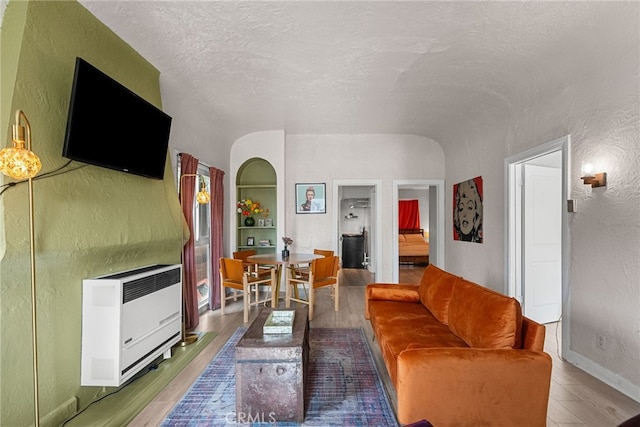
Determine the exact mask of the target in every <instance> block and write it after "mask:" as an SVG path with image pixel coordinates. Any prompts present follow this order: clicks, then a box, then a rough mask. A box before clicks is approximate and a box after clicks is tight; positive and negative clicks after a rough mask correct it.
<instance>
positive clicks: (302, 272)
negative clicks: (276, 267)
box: [289, 249, 334, 279]
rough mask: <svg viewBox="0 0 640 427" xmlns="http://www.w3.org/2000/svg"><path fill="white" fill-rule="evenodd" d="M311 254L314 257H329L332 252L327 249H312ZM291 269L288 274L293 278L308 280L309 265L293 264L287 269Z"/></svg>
mask: <svg viewBox="0 0 640 427" xmlns="http://www.w3.org/2000/svg"><path fill="white" fill-rule="evenodd" d="M313 253H314V254H315V255H322V256H323V257H325V258H326V257H331V256H333V254H334V252H333V251H331V250H328V249H314V250H313ZM289 268H290V269H291V271H290V274H292V275H293V276H294V277H296V278H298V279H300V278H302V279H308V278H309V264H305V265H300V264H295V265H292V266H290V267H289Z"/></svg>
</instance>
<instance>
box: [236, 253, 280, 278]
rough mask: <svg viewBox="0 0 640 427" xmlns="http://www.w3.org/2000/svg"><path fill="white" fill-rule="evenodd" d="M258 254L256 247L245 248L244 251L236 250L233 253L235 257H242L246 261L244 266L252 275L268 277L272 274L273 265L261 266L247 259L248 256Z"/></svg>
mask: <svg viewBox="0 0 640 427" xmlns="http://www.w3.org/2000/svg"><path fill="white" fill-rule="evenodd" d="M256 254H257V251H256V250H255V249H245V250H243V251H235V252H234V253H233V258H234V259H241V260H242V262H243V263H244V268H245V269H246V271H247V272H248V273H249V274H250V275H252V276H258V277H262V278H265V277H268V276H269V275H270V274H271V267H265V266H259V265H258V264H256V263H255V262H250V261H248V260H247V258H249V257H250V256H252V255H256Z"/></svg>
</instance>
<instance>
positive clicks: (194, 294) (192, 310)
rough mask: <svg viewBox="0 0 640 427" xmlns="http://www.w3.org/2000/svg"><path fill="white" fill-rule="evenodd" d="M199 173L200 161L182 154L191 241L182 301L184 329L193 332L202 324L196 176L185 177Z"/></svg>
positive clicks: (184, 209)
mask: <svg viewBox="0 0 640 427" xmlns="http://www.w3.org/2000/svg"><path fill="white" fill-rule="evenodd" d="M197 172H198V159H196V158H195V157H193V156H190V155H189V154H186V153H180V173H181V176H180V205H181V207H182V215H184V219H185V220H186V222H187V226H188V227H189V231H190V233H189V240H187V242H186V243H185V245H184V247H183V248H182V300H183V302H184V314H183V318H184V327H185V329H186V330H191V329H193V328H195V327H196V326H198V323H200V314H199V312H198V291H197V288H196V281H197V276H196V254H195V242H194V235H193V234H194V233H193V203H194V198H195V197H194V193H195V186H196V178H197V177H196V176H184V175H189V174H196V173H197Z"/></svg>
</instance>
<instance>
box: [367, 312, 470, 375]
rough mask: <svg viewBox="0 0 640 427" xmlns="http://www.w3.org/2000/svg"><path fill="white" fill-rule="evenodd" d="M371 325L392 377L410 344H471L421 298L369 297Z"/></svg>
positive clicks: (416, 345)
mask: <svg viewBox="0 0 640 427" xmlns="http://www.w3.org/2000/svg"><path fill="white" fill-rule="evenodd" d="M369 311H370V320H371V327H372V328H373V332H374V334H375V337H376V339H377V340H378V345H379V346H380V351H381V352H382V356H383V359H384V362H385V365H386V366H387V371H388V372H389V376H390V377H391V380H392V381H393V382H394V384H395V380H396V362H397V359H398V356H399V355H400V353H402V352H403V351H404V350H406V349H408V348H435V347H467V344H466V343H465V342H464V341H463V340H462V339H460V338H458V337H457V336H456V335H455V334H453V333H451V330H449V327H448V326H446V325H443V324H442V323H440V321H438V320H437V319H436V318H435V317H434V316H433V314H431V313H430V312H429V310H427V309H426V308H425V307H424V305H422V304H421V303H420V302H415V303H411V302H400V301H382V300H371V301H369Z"/></svg>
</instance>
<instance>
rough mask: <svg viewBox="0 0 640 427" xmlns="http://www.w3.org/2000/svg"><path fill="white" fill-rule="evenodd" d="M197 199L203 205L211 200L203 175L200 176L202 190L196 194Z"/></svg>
mask: <svg viewBox="0 0 640 427" xmlns="http://www.w3.org/2000/svg"><path fill="white" fill-rule="evenodd" d="M196 201H197V202H198V203H200V204H201V205H206V204H207V203H209V202H210V201H211V195H210V194H209V192H208V191H207V183H206V182H205V181H204V177H202V176H201V177H200V191H199V192H198V194H197V195H196Z"/></svg>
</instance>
